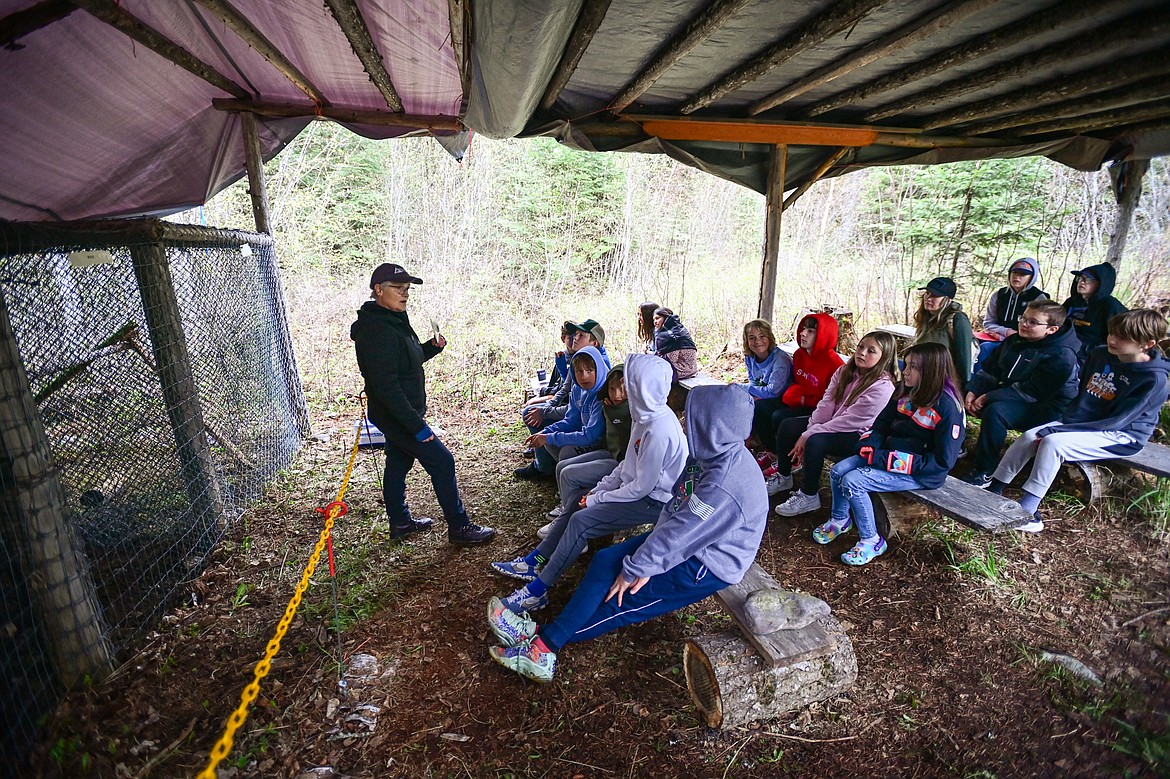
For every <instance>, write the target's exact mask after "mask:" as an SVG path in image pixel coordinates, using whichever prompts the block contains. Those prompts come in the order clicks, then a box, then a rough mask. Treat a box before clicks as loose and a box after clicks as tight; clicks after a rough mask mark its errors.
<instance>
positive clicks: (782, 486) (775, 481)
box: [764, 473, 792, 495]
mask: <svg viewBox="0 0 1170 779" xmlns="http://www.w3.org/2000/svg"><path fill="white" fill-rule="evenodd" d="M764 486H765V487H767V488H768V494H769V495H775V494H776V493H778V492H784V490H790V489H792V477H791V476H781V475H780V474H778V473H774V474H772V475H770V476H768V477H767V478H766V479H764Z"/></svg>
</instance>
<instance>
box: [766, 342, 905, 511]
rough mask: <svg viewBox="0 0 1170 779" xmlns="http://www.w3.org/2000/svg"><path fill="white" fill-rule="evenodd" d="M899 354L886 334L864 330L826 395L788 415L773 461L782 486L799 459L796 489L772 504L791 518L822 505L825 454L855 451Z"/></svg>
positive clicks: (888, 393) (882, 402)
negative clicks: (803, 413) (802, 413)
mask: <svg viewBox="0 0 1170 779" xmlns="http://www.w3.org/2000/svg"><path fill="white" fill-rule="evenodd" d="M897 365H898V354H897V349H896V346H895V343H894V337H893V336H892V335H890V334H889V333H878V332H874V333H868V334H867V335H866V336H865V337H864V338H862V339H861V342H860V343H858V344H857V351H856V352H854V354H853V356H852V357H851V358H849V362H847V363H845V365H844V366H842V367H841V368H838V369H837V372H836V373H834V374H833V378H832V379H830V381H829V386H828V388H827V389H826V390H825V394H824V397H822V398H821V401H820V402H819V403H818V404H817V407H816V409H815V410H814V411H813V412H812V414H811V415H810V416H807V417H792V418H789V419H787V420H785V421H784V422H782V423H781V424H780V428H779V430H778V431H777V433H776V446H777V448H776V451H777V452H778V453H779V454H780V460H779V462H778V463H777V464H776V468H777V479H778V481H779V484H780V488H781V489H791V488H792V468H793V467H795V466H797V465H800V464H801V463H803V465H804V476H803V478H802V480H801V486H800V489H799V490H797V491H795V492H793V493H792V495H790V496H789V498H788V500H786V501H785V502H783V503H781V504H780V505H779V506H777V507H776V513H777V514H779V515H780V516H782V517H794V516H796V515H798V514H804V513H806V512H809V511H816V510H817V509H819V508H820V507H821V497H820V494H819V493H818V489H819V488H820V485H821V471H822V470H823V468H824V464H825V456H826V455H832V456H834V457H836V458H837V459H841V458H843V457H849V456H850V455H852V454H853V453H854V452H856V451H857V442H858V440H859V439H860V437H861V434H862V433H863V432H865V431H866V430H868V429H869V428H870V426H871V425H873V421H874V419H876V418H877V415H878V414H879V413H880V412H881V410H882V409H883V408H885V407H886V404H887V403H888V402H889V400H890V398H891V397H892V396H893V394H894V385H895V382H896V380H897V379H896V373H897Z"/></svg>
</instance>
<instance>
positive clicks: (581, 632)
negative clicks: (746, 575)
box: [540, 533, 728, 652]
mask: <svg viewBox="0 0 1170 779" xmlns="http://www.w3.org/2000/svg"><path fill="white" fill-rule="evenodd" d="M648 535H650V534H649V533H643V534H642V535H640V536H634V537H633V538H631V539H629V540H627V541H623V542H622V543H620V544H616V545H614V546H611V547H609V548H608V549H602V550H601V551H600V552H598V553H597V554H595V555H593V562H591V563H590V564H589V570H587V571H586V572H585V576H584V578H582V579H581V583H580V584H579V585H578V586H577V590H576V592H574V593H573V597H572V598H570V599H569V603H568V605H566V606H565V608H564V610H563V611H561V613H560V614H558V615H557V618H556V619H554V620H553V621H552V622H550V623H548V624H547V625H545V626H543V627H541V628H540V637H541V639H542V640H543V641H544V643H545V644H546V645H547V646H548V648H549V649H551V650H553V651H554V652H559V651H560V650H561V648H562V647H563V646H565V644H575V643H577V642H579V641H587V640H589V639H591V638H596V637H597V636H600V635H603V634H605V633H609V632H610V631H613V630H617V629H618V628H620V627H623V626H624V625H633V624H635V623H637V622H645V621H646V620H648V619H653V618H654V617H657V616H659V615H662V614H669V613H670V612H672V611H677V610H678V609H681V608H682V607H683V606H689V605H690V604H692V603H698V602H699V601H701V600H702V599H703V598H706V597H707V596H708V595H711V594H712V593H715V592H718V591H719V590H722V589H723V588H724V587H727V586H728V583H727V582H725V581H723V580H722V579H720V578H718V577H717V576H715V575H714V574H713V573H711V572H710V571H708V570H707V566H705V565H703V564H702V563H701V562H699V561H698V560H697V559H696V558H694V557H691V558H689V559H688V560H685V561H683V562H681V563H679V564H678V565H676V566H675V567H674V568H671V569H670V570H669V571H666V572H665V573H660V574H658V575H657V576H651V577H650V581H648V582H646V584H645V586H643V587H642V589H640V590H638V592H637V593H636V594H634V595H631V594H630V593H629V591H627V592H626V593H625V595H623V596H622V605H621V606H620V607H619V606H618V605H617V596H614V597H613V598H611V599H610V600H609V601H608V602H606V600H605V595H606V593H608V592H609V588H610V587H611V586H612V585H613V582H614V579H616V578H617V576H618V574H619V573H621V571H622V561H623V560H624V559H625V558H626V555H630V554H633V553H634V552H635V551H637V549H638V547H639V546H641V545H642V542H643V541H645V540H646V536H648Z"/></svg>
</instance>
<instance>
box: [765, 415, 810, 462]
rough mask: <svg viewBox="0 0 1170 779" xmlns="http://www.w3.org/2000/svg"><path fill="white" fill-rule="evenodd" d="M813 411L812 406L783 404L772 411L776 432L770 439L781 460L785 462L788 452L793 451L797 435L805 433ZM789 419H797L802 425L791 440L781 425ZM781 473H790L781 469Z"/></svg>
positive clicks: (773, 428)
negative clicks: (783, 432)
mask: <svg viewBox="0 0 1170 779" xmlns="http://www.w3.org/2000/svg"><path fill="white" fill-rule="evenodd" d="M812 412H813V410H812V409H811V408H805V407H804V406H781V407H780V408H778V409H776V410H775V411H773V412H772V430H773V431H774V433H773V437H772V438H771V439H769V440H770V441H771V442H772V445H773V446H774V447H776V448H775V449H773V450H772V451H773V452H775V453H776V457H778V458H779V459H780V461H781V462H783V461H784V460H785V459H786V458H787V457H788V453H789V452H790V451H792V445H793V444H795V443H796V437H797V436H799V435H800V434H801V433H803V432H804V429H805V428H806V427H808V417H809V415H810V414H812ZM789 420H797V422H796V423H798V424H799V425H800V427H798V428H795V429H796V435H795V436H793V438H792V440H791V441H789V440H788V439H787V438H786V437H784V436H783V434H782V433H781V427H783V425H784V424H785V423H786V422H788V421H789ZM796 423H794V424H796ZM781 473H784V475H785V476H787V475H788V474H787V473H785V472H784V471H781Z"/></svg>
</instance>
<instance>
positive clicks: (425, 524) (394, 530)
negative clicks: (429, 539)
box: [390, 517, 435, 541]
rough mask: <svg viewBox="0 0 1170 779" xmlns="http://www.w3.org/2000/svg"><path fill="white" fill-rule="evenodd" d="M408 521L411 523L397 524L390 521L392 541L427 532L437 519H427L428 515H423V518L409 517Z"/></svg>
mask: <svg viewBox="0 0 1170 779" xmlns="http://www.w3.org/2000/svg"><path fill="white" fill-rule="evenodd" d="M406 521H407V522H408V523H410V524H407V525H395V524H394V523H393V522H391V523H390V540H391V541H397V540H398V539H400V538H406V537H407V536H412V535H414V534H415V533H425V532H426V531H428V530H430V529H431V527H432V526H433V525H434V524H435V520H433V519H427V518H426V517H423V518H421V519H413V518H412V519H408V520H406Z"/></svg>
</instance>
